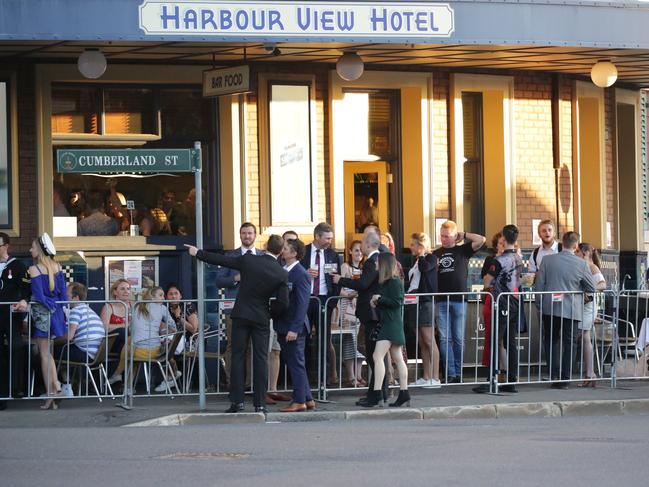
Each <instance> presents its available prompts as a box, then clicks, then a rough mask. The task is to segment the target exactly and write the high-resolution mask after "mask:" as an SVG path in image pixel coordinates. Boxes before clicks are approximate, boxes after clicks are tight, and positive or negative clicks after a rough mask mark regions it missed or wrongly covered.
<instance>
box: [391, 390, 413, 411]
mask: <svg viewBox="0 0 649 487" xmlns="http://www.w3.org/2000/svg"><path fill="white" fill-rule="evenodd" d="M404 404H405V405H406V407H407V408H409V407H410V393H409V392H408V389H401V390H400V391H399V396H398V397H397V400H396V401H394V402H392V403H390V407H391V408H400V407H401V406H403V405H404Z"/></svg>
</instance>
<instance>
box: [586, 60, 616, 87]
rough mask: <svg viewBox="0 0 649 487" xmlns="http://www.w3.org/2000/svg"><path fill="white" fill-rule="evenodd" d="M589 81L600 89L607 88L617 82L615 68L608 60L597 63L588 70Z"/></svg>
mask: <svg viewBox="0 0 649 487" xmlns="http://www.w3.org/2000/svg"><path fill="white" fill-rule="evenodd" d="M590 79H592V80H593V83H595V85H597V86H599V87H600V88H608V87H609V86H611V85H612V84H613V83H615V81H616V80H617V68H616V67H615V64H613V63H612V62H611V61H609V60H608V59H606V60H604V61H597V62H596V63H595V65H594V66H593V67H592V69H591V70H590Z"/></svg>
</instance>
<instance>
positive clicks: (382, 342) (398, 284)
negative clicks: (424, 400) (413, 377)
mask: <svg viewBox="0 0 649 487" xmlns="http://www.w3.org/2000/svg"><path fill="white" fill-rule="evenodd" d="M376 265H377V270H378V273H379V285H380V294H375V295H374V296H372V299H371V301H370V306H371V307H372V308H373V309H376V310H377V312H378V318H379V326H378V327H377V328H376V329H375V330H376V336H375V337H373V338H375V339H376V347H375V349H374V354H373V356H372V358H373V359H374V384H370V386H372V387H373V389H372V390H371V391H369V392H368V396H367V400H366V401H364V402H363V403H362V404H361V405H362V406H364V407H374V406H376V405H378V403H379V402H380V401H381V400H382V399H383V393H382V390H381V389H382V385H383V378H384V376H385V362H384V360H385V356H386V355H387V353H388V352H390V355H391V357H392V360H393V361H394V363H395V364H396V366H397V371H398V372H399V397H397V400H396V401H395V402H393V403H391V404H390V407H399V406H401V405H403V404H406V405H408V406H409V405H410V393H409V392H408V367H407V366H406V363H405V361H404V360H403V353H402V351H401V348H402V347H403V346H404V345H405V344H406V336H405V334H404V331H403V318H402V317H401V308H402V307H403V295H404V290H403V281H402V280H401V278H400V277H399V270H398V268H397V260H396V258H395V257H394V255H392V254H390V253H387V252H383V253H380V254H379V255H378V259H377V263H376Z"/></svg>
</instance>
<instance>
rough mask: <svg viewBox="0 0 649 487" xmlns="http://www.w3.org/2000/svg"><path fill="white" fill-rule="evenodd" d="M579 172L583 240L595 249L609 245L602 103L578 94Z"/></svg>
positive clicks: (596, 99)
mask: <svg viewBox="0 0 649 487" xmlns="http://www.w3.org/2000/svg"><path fill="white" fill-rule="evenodd" d="M578 110H579V111H578V117H579V120H578V123H579V175H580V186H581V191H580V207H581V239H582V241H584V242H588V243H590V244H592V245H594V246H595V247H596V248H600V249H601V248H605V246H606V228H605V226H604V215H605V214H606V213H605V211H604V208H605V207H604V200H603V198H604V194H603V193H604V192H603V187H602V172H603V171H604V168H603V167H602V153H601V139H600V137H601V129H600V105H599V99H598V98H595V97H579V100H578Z"/></svg>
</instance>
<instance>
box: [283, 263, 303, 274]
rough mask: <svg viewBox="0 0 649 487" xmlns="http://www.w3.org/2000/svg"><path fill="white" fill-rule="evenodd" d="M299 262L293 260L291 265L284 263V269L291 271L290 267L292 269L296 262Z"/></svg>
mask: <svg viewBox="0 0 649 487" xmlns="http://www.w3.org/2000/svg"><path fill="white" fill-rule="evenodd" d="M299 263H300V262H299V261H297V260H296V261H295V262H293V263H292V264H291V265H285V266H284V269H286V270H287V271H288V272H291V269H293V267H295V266H296V264H299Z"/></svg>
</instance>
